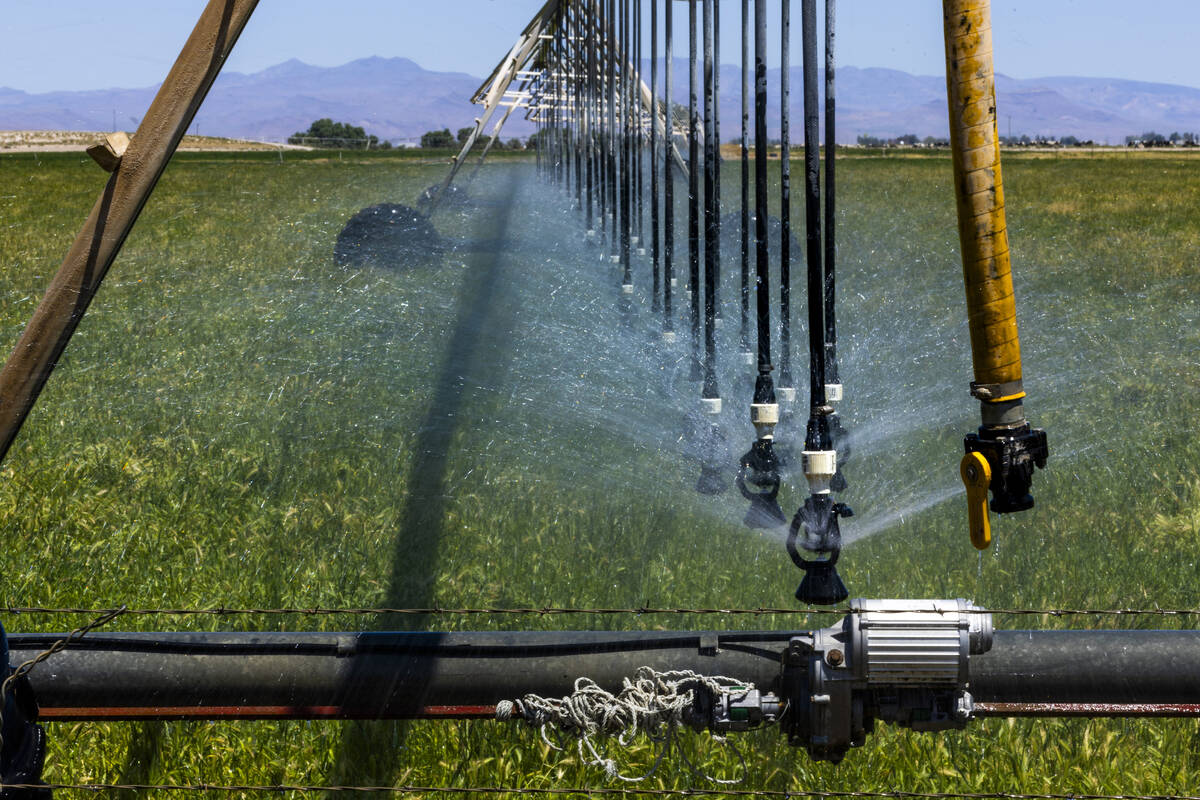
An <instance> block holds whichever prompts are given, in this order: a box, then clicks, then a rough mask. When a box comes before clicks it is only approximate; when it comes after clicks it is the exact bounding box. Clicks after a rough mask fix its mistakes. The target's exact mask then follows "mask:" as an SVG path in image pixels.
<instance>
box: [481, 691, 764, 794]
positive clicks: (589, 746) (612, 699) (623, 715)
mask: <svg viewBox="0 0 1200 800" xmlns="http://www.w3.org/2000/svg"><path fill="white" fill-rule="evenodd" d="M749 688H753V686H752V684H750V683H748V682H746V681H740V680H737V679H735V678H728V677H725V676H722V675H701V674H699V673H697V672H692V671H691V670H673V671H670V672H658V671H657V670H655V669H653V668H651V667H640V668H639V669H638V670H637V672H636V673H634V676H633V677H632V678H625V679H624V681H623V687H622V689H621V691H620V692H619V693H618V694H615V695H614V694H613V693H612V692H609V691H607V690H606V689H604V688H602V687H601V686H600V685H598V684H597V683H596V682H595V681H593V680H592V679H590V678H578V679H577V680H576V681H575V691H574V692H573V693H572V694H570V695H567V696H566V697H562V698H552V697H541V696H539V695H535V694H527V695H525V696H524V697H522V698H521V699H520V700H503V701H501V702H500V703H497V704H496V719H498V720H508V719H512V718H513V716H514V715H515V716H519V717H521V718H523V719H524V720H525V722H526V723H527V724H529V725H531V726H532V727H535V728H537V729H538V730H539V732H540V733H541V736H542V741H544V742H545V743H546V745H547V746H548V747H550V748H551V749H553V750H560V751H561V750H562V749H563V748H562V747H560V746H558V745H556V744H554V743H553V742H551V741H550V738H549V736H548V735H547V731H548V730H549V729H550V728H554V729H555V730H556V731H557V732H558V733H559V734H561V735H562V736H571V737H574V738H575V739H576V747H577V749H578V751H579V758H580V760H581V761H582V762H583V763H585V764H587V765H589V766H594V767H600V768H602V769H603V770H604V772H605V774H606V775H607V776H608V777H609V779H614V778H615V779H617V780H621V781H626V782H628V783H637V782H639V781H643V780H645V779H646V778H649V777H650V776H651V775H653V774H654V773H655V771H656V770H657V769H658V765H659V764H660V763H662V760H663V756H664V755H665V754H666V752H667V750H668V749H670V747H671V746H672V744H673V737H674V733H675V730H676V729H677V728H679V727H680V726H682V725H683V724H684V723H685V721H686V720H685V719H684V715H685V714H686V712H687V711H688V709H690V708H691V707H692V706H693V704H694V703H695V699H696V690H698V689H702V690H706V691H708V692H711V693H712V694H713V695H714V696H721V695H726V694H734V693H737V694H740V693H742V692H745V691H746V690H747V689H749ZM639 732H641V733H644V734H646V735H647V736H648V737H649V738H650V739H651V740H652V741H655V742H658V743H660V746H659V748H658V754H657V756H656V758H655V760H654V764H653V765H651V767H650V769H649V771H647V772H646V773H645V774H644V775H641V776H640V777H629V776H627V775H623V774H622V773H621V771H620V769H619V768H618V766H617V762H616V761H615V760H614V759H612V758H606V757H605V756H604V755H603V754H602V753H601V752H600V751H599V750H598V749H597V747H596V742H595V739H596V737H598V736H600V737H606V738H607V737H616V739H617V743H618V744H619V745H620V746H622V747H627V746H628V745H629V744H630V742H631V741H632V739H633V737H634V736H636V735H637V734H638V733H639ZM722 741H723V740H722ZM734 752H735V753H736V752H737V751H736V750H735V751H734ZM680 755H681V757H683V756H682V753H681V754H680ZM738 757H739V759H740V758H741V754H740V753H738ZM683 758H684V761H685V762H686V763H688V765H689V766H691V762H690V761H688V760H687V758H686V757H683ZM744 772H745V770H744V762H743V775H744ZM704 777H705V778H707V779H708V780H710V781H712V782H714V783H720V784H733V783H740V782H741V779H740V778H739V779H737V780H732V781H727V780H719V779H716V778H711V777H709V776H707V775H706V776H704Z"/></svg>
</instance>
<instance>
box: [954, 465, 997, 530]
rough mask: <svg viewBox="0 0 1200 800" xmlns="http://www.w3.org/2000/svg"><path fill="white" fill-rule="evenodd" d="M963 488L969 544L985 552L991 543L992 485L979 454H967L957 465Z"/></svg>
mask: <svg viewBox="0 0 1200 800" xmlns="http://www.w3.org/2000/svg"><path fill="white" fill-rule="evenodd" d="M958 472H959V474H960V475H961V476H962V482H963V486H965V487H967V524H968V525H969V526H970V529H971V544H973V545H975V548H976V549H977V550H986V549H988V546H989V545H990V544H991V543H992V523H991V522H990V521H989V520H988V487H989V486H991V484H992V468H991V466H990V465H989V464H988V462H987V459H986V458H984V457H983V455H982V454H980V453H967V454H966V455H965V456H963V460H962V462H961V463H960V464H959V465H958Z"/></svg>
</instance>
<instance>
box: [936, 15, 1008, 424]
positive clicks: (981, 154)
mask: <svg viewBox="0 0 1200 800" xmlns="http://www.w3.org/2000/svg"><path fill="white" fill-rule="evenodd" d="M990 5H991V4H990V0H943V2H942V11H943V21H944V23H945V35H946V91H947V97H948V99H949V105H950V147H951V150H952V151H953V153H954V192H955V197H956V199H957V201H958V236H959V241H960V243H961V246H962V257H963V280H964V283H965V286H966V292H967V321H968V324H969V326H970V330H971V357H972V362H973V364H974V367H975V386H976V390H975V395H976V397H978V398H979V399H980V400H981V401H982V402H983V403H984V404H985V405H986V404H995V403H1013V402H1014V401H1019V400H1020V399H1021V398H1022V397H1024V396H1025V392H1024V391H1023V388H1022V384H1021V344H1020V340H1019V338H1018V336H1017V309H1016V303H1015V302H1014V300H1013V285H1012V272H1011V261H1010V258H1009V251H1008V228H1007V225H1006V223H1005V218H1004V187H1003V182H1002V180H1001V174H1000V138H999V133H998V131H997V127H996V85H995V78H994V70H993V66H992V26H991V9H990Z"/></svg>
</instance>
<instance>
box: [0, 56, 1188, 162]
mask: <svg viewBox="0 0 1200 800" xmlns="http://www.w3.org/2000/svg"><path fill="white" fill-rule="evenodd" d="M645 69H646V71H647V74H649V62H647V63H646V64H645ZM660 74H661V71H660ZM779 77H780V71H779V70H773V71H770V72H769V73H768V82H769V85H770V86H771V87H773V89H774V91H773V92H772V96H771V100H770V103H769V106H770V115H771V117H772V118H775V119H777V115H778V112H779V105H780V103H779V95H778V88H777V87H778V86H779ZM801 77H802V76H801V71H800V70H799V69H798V68H793V69H792V70H791V81H792V94H791V102H790V103H789V108H790V110H791V113H792V118H793V120H794V122H793V126H792V130H793V137H794V139H795V140H796V141H799V140H800V139H801V133H802V127H801V125H800V115H801V113H802V91H801ZM481 82H482V79H480V78H476V77H472V76H470V75H466V74H464V73H459V72H431V71H429V70H425V69H422V68H421V67H420V66H418V65H417V64H416V63H414V62H413V61H410V60H409V59H406V58H364V59H360V60H358V61H352V62H350V63H348V64H343V65H342V66H340V67H315V66H312V65H310V64H305V63H302V62H300V61H296V60H292V61H288V62H285V63H283V64H279V65H277V66H274V67H270V68H268V69H265V70H263V71H261V72H256V73H254V74H252V75H244V74H240V73H236V72H228V73H224V74H222V75H221V77H220V78H218V80H217V82H216V84H215V85H214V87H213V89H212V91H211V92H210V94H209V97H208V99H207V100H206V101H205V103H204V106H203V107H202V108H201V110H200V113H199V114H198V115H197V118H196V123H197V125H196V126H195V127H194V128H193V130H192V132H199V133H201V134H204V135H211V136H229V137H236V138H247V139H260V140H266V141H283V140H284V139H286V138H287V137H288V136H289V135H291V134H293V133H295V132H297V131H302V130H306V129H307V128H308V126H309V124H310V123H311V122H312V121H313V120H315V119H319V118H321V117H332V118H333V119H335V120H337V121H340V122H348V123H350V124H353V125H360V126H362V127H363V128H365V129H366V130H367V132H368V133H373V134H375V135H377V136H379V137H380V138H381V139H390V140H393V141H401V140H412V139H415V138H417V137H419V136H420V135H421V134H422V133H424V132H425V131H428V130H433V129H441V128H450V129H451V130H455V129H457V128H460V127H463V126H465V125H469V124H471V122H472V121H473V120H474V118H475V117H476V116H478V114H479V107H478V106H473V105H471V104H470V102H469V101H470V97H471V94H472V92H474V90H475V89H476V87H478V86H479V84H480V83H481ZM739 83H740V74H739V70H738V68H736V67H734V66H730V65H725V66H722V68H721V90H722V92H721V93H722V95H723V99H722V102H721V113H722V127H721V138H722V139H724V140H726V141H729V140H730V139H733V138H735V137H736V136H737V135H738V134H739V131H740V126H741V98H740V93H739ZM996 87H997V92H998V95H999V96H998V98H997V104H998V107H999V111H1000V132H1001V134H1008V133H1010V132H1011V133H1012V134H1013V135H1017V136H1019V135H1022V134H1028V135H1030V136H1034V135H1046V136H1065V135H1073V136H1075V137H1077V138H1079V139H1093V140H1095V141H1097V142H1101V143H1103V142H1110V143H1113V144H1118V143H1122V142H1123V141H1124V138H1125V137H1126V136H1128V135H1135V134H1140V133H1143V132H1145V131H1149V130H1155V131H1158V132H1159V133H1162V134H1170V133H1172V132H1174V131H1179V132H1184V131H1197V132H1200V89H1193V88H1189V87H1185V86H1173V85H1169V84H1159V83H1144V82H1139V81H1127V80H1120V79H1117V78H1073V77H1050V78H1028V79H1016V78H1009V77H1006V76H1003V75H1001V76H997V80H996ZM837 88H838V133H837V138H838V141H839V142H841V143H852V142H854V141H855V140H856V139H857V137H858V136H859V135H860V134H867V135H871V136H879V137H889V136H899V135H901V134H906V133H915V134H917V135H918V136H922V137H924V136H945V135H947V131H948V122H947V114H946V84H945V79H944V78H942V77H940V76H929V75H910V74H909V73H906V72H900V71H898V70H891V69H881V68H859V67H842V68H840V69H839V70H838V72H837ZM156 91H157V87H146V88H141V89H109V90H100V91H87V92H50V93H46V94H28V93H26V92H22V91H19V90H16V89H7V88H3V87H0V129H18V130H111V129H112V127H113V126H114V125H115V127H117V128H120V129H124V130H131V129H133V128H134V127H136V124H137V122H138V121H140V119H141V116H142V114H144V113H145V110H146V108H147V107H148V106H149V105H150V101H151V100H152V99H153V97H154V94H155V92H156ZM672 93H673V97H672V100H673V101H674V102H677V103H678V102H681V101H682V102H683V103H686V102H687V68H686V62H685V61H684V60H682V59H680V60H678V61H677V63H676V67H675V80H674V81H673V87H672ZM532 131H533V126H532V125H531V124H530V123H529V122H527V121H525V120H524V119H521V118H520V115H518V114H514V115H513V117H512V118H511V119H510V120H509V123H508V125H507V126H506V128H505V135H506V136H527V135H528V134H529V133H531V132H532ZM771 134H772V135H773V136H774V135H777V134H778V126H777V124H776V125H772V126H771Z"/></svg>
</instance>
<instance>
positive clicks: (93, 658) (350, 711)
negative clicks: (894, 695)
mask: <svg viewBox="0 0 1200 800" xmlns="http://www.w3.org/2000/svg"><path fill="white" fill-rule="evenodd" d="M788 637H789V634H788V633H786V632H784V633H776V632H766V633H694V632H669V633H663V632H567V633H550V632H540V631H539V632H489V633H198V634H178V633H177V634H162V633H104V634H101V633H93V634H90V635H88V636H87V637H85V638H83V639H80V640H79V641H78V642H76V643H73V644H72V645H71V646H70V648H69V649H67V650H66V651H64V652H61V653H58V654H56V655H54V656H51V657H50V658H49V659H48V660H47V661H46V662H45V663H44V664H42V665H40V666H39V667H38V668H37V669H35V670H33V671H32V672H31V673H30V675H29V679H30V683H31V684H32V688H33V692H34V695H35V697H36V698H37V701H38V704H39V706H40V707H41V709H42V714H43V717H44V718H47V719H54V718H63V717H69V718H72V719H112V718H117V719H120V718H122V717H124V718H134V717H138V718H147V717H150V718H153V717H154V716H155V712H157V713H158V714H159V715H161V716H166V717H180V716H192V717H198V718H204V717H205V713H204V709H205V708H209V709H212V710H211V711H210V712H209V713H210V714H212V715H213V716H216V715H217V713H219V715H220V716H221V717H223V718H238V717H243V718H257V717H262V716H267V715H269V713H270V712H269V711H268V709H280V707H282V709H283V711H282V712H281V713H279V715H281V716H289V717H291V718H312V717H325V718H329V717H333V718H338V717H344V718H363V717H366V718H380V719H384V718H409V717H422V716H433V715H441V714H444V713H445V711H444V710H442V711H438V710H435V709H445V708H446V707H455V706H459V707H461V706H485V707H486V706H493V705H495V704H496V703H497V702H499V701H501V700H512V699H517V698H520V697H522V696H523V695H525V694H526V693H529V692H533V693H536V694H541V695H545V696H551V697H562V696H563V695H567V694H570V693H571V692H572V691H573V690H574V682H575V679H576V678H579V677H589V678H591V679H593V680H595V681H596V682H597V683H599V684H600V685H601V686H602V687H604V688H606V689H608V690H609V691H612V692H618V691H620V689H621V686H622V681H623V679H625V678H627V677H631V676H632V675H633V674H634V673H635V672H636V671H637V669H638V668H639V667H642V666H649V667H653V668H654V669H657V670H659V671H667V670H676V669H689V670H695V671H696V672H699V673H701V674H706V675H731V676H736V677H739V678H742V679H744V680H747V681H751V682H753V683H754V684H755V685H758V686H763V687H767V686H771V685H773V684H774V683H775V682H776V681H777V678H778V674H779V669H780V666H779V664H780V661H779V659H780V653H781V652H782V650H783V648H784V646H785V644H786V642H787V639H788ZM60 638H62V637H61V636H51V635H45V634H25V635H16V636H12V637H10V647H11V652H12V655H11V658H12V660H13V662H14V663H21V662H23V661H25V660H27V659H29V658H32V657H33V656H35V655H37V654H38V653H39V652H41V651H42V650H44V649H46V648H48V647H49V646H50V645H51V644H52V643H54V642H55V641H57V640H58V639H60ZM122 709H123V710H124V714H122V713H120V712H121V710H122ZM189 709H190V712H189ZM218 709H219V712H218V711H217V710H218ZM239 709H240V710H241V713H238V710H239ZM72 711H74V712H75V713H74V714H71V713H70V712H72ZM89 711H90V713H89ZM289 712H290V713H289ZM485 713H486V712H485Z"/></svg>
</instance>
